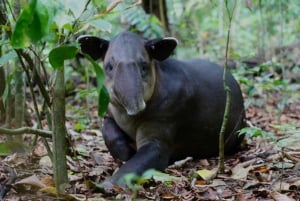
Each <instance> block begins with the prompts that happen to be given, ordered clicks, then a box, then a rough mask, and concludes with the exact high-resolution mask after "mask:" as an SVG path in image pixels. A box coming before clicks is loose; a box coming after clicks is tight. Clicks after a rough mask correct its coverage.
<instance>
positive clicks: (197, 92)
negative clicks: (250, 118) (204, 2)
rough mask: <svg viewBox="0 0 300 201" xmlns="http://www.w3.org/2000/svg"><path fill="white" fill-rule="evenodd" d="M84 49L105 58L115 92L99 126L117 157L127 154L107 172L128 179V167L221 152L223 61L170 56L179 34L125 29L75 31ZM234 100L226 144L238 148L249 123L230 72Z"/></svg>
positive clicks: (160, 166)
mask: <svg viewBox="0 0 300 201" xmlns="http://www.w3.org/2000/svg"><path fill="white" fill-rule="evenodd" d="M78 42H79V43H80V47H81V52H82V53H85V54H88V55H90V56H91V57H92V58H93V59H95V60H98V59H100V60H102V61H103V68H104V71H105V86H106V88H107V90H108V92H109V95H110V103H109V106H108V110H107V114H106V117H105V118H104V120H103V127H102V134H103V139H104V141H105V144H106V146H107V148H108V150H109V152H110V153H111V155H112V156H113V157H114V158H117V159H120V160H122V161H126V162H125V163H124V164H123V165H122V166H121V167H120V168H119V170H118V171H117V172H116V173H115V174H114V175H113V176H112V177H111V178H110V179H109V181H110V182H111V183H112V184H124V179H123V176H124V175H126V174H127V173H136V174H138V175H140V174H142V173H143V172H144V171H146V170H148V169H152V168H153V169H157V170H164V169H165V168H166V167H167V166H168V165H169V164H170V163H171V162H173V161H175V160H179V159H183V158H185V157H187V156H192V157H194V158H204V157H211V156H216V155H218V149H219V148H218V144H219V142H218V141H219V133H220V129H221V125H222V121H223V115H224V109H225V103H226V92H225V90H224V87H223V72H224V68H223V67H221V66H219V65H217V64H215V63H212V62H209V61H206V60H201V59H188V60H177V59H173V58H170V56H171V55H172V52H173V50H174V49H175V47H176V46H177V40H176V39H175V38H170V37H169V38H168V37H166V38H160V39H145V38H143V37H141V36H139V35H137V34H135V33H132V32H127V31H126V32H121V33H120V34H119V35H117V36H116V37H115V38H113V39H112V40H111V41H108V40H105V39H102V38H98V37H94V36H80V37H79V38H78ZM226 80H227V85H228V87H229V88H230V92H231V106H230V112H229V118H228V123H227V129H226V132H225V152H226V153H233V152H234V151H236V150H237V149H238V147H239V143H240V141H241V137H239V135H237V131H238V130H239V129H241V128H242V127H244V126H245V111H244V104H243V97H242V93H241V90H240V87H239V85H238V83H237V81H236V80H235V79H234V78H233V76H232V75H231V74H230V73H227V74H226Z"/></svg>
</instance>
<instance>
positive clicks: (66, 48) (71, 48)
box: [49, 45, 78, 69]
mask: <svg viewBox="0 0 300 201" xmlns="http://www.w3.org/2000/svg"><path fill="white" fill-rule="evenodd" d="M77 52H78V49H77V47H76V46H75V45H62V46H60V47H57V48H54V49H52V50H51V52H50V53H49V62H50V64H51V65H52V67H53V68H56V69H58V68H62V67H63V66H64V61H65V60H67V59H73V58H74V57H75V56H76V54H77Z"/></svg>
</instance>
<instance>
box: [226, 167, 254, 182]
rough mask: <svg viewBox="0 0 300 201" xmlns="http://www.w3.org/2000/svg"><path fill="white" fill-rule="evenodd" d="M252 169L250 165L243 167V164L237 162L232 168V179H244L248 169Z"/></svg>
mask: <svg viewBox="0 0 300 201" xmlns="http://www.w3.org/2000/svg"><path fill="white" fill-rule="evenodd" d="M251 169H252V166H251V165H250V166H248V167H246V168H245V167H243V164H237V165H236V166H235V167H234V168H232V170H231V171H232V175H231V178H232V179H246V178H247V176H248V173H249V170H251Z"/></svg>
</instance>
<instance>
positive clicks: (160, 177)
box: [142, 169, 180, 182]
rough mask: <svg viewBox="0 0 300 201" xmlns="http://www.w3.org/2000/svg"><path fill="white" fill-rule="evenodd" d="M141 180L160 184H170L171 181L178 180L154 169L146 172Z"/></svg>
mask: <svg viewBox="0 0 300 201" xmlns="http://www.w3.org/2000/svg"><path fill="white" fill-rule="evenodd" d="M142 178H143V179H147V180H150V179H154V180H155V181H160V182H172V181H178V180H180V178H179V177H175V176H172V175H169V174H166V173H163V172H160V171H157V170H154V169H150V170H147V171H146V172H145V173H144V174H143V176H142Z"/></svg>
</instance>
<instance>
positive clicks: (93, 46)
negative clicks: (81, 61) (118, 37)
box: [77, 36, 109, 60]
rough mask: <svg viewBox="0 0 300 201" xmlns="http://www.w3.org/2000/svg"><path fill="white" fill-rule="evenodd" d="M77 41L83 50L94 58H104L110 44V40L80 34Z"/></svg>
mask: <svg viewBox="0 0 300 201" xmlns="http://www.w3.org/2000/svg"><path fill="white" fill-rule="evenodd" d="M77 42H78V43H79V44H80V48H81V52H82V53H85V54H88V55H90V56H91V57H92V58H93V59H94V60H97V59H100V58H101V59H103V58H104V56H105V53H106V51H107V49H108V45H109V41H107V40H104V39H101V38H98V37H95V36H80V37H78V38H77Z"/></svg>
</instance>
